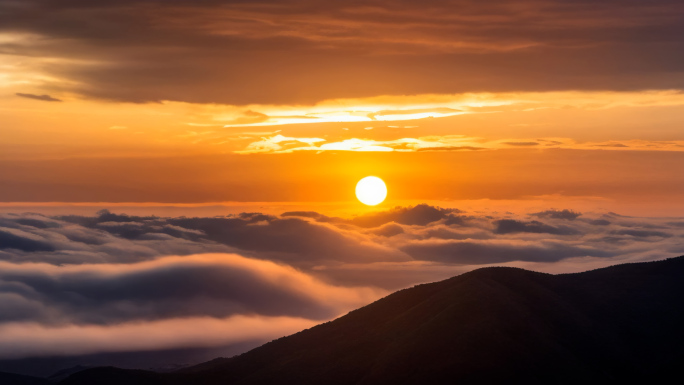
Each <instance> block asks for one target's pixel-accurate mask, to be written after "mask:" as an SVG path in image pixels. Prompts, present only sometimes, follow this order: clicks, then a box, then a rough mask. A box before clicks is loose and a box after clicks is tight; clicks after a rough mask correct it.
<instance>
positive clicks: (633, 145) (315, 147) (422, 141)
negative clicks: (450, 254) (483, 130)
mask: <svg viewBox="0 0 684 385" xmlns="http://www.w3.org/2000/svg"><path fill="white" fill-rule="evenodd" d="M538 140H540V141H542V142H544V145H545V147H544V148H545V149H572V150H596V147H601V146H602V145H601V143H596V142H582V143H577V142H576V141H575V140H573V139H568V138H565V139H562V141H560V140H546V139H538ZM539 144H541V142H518V141H513V142H512V141H510V139H499V140H484V139H482V138H476V137H465V136H462V135H443V136H425V137H419V138H399V139H392V140H373V139H359V138H348V139H342V140H339V141H331V142H329V141H328V140H326V139H323V138H297V137H285V136H282V135H280V134H278V135H275V136H272V137H264V138H261V139H260V140H257V141H254V142H251V143H249V144H247V146H246V147H245V148H244V149H242V150H237V151H235V153H237V154H256V153H271V154H285V153H293V152H298V151H315V152H317V153H320V152H325V151H365V152H367V151H371V152H426V151H438V152H439V151H481V150H501V149H507V148H511V146H512V147H518V148H522V147H524V148H527V147H532V146H536V145H539ZM603 149H604V150H611V151H625V150H629V151H677V152H681V151H684V141H651V140H632V141H630V146H607V147H604V148H603Z"/></svg>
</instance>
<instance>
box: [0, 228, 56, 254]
mask: <svg viewBox="0 0 684 385" xmlns="http://www.w3.org/2000/svg"><path fill="white" fill-rule="evenodd" d="M36 238H37V237H34V236H32V235H31V234H27V233H24V232H22V231H17V230H13V229H3V228H1V227H0V249H17V250H21V251H54V250H55V249H54V248H53V247H52V246H51V245H50V244H48V243H46V242H44V241H43V240H41V239H40V238H38V239H36Z"/></svg>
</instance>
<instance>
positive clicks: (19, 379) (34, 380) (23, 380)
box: [0, 372, 54, 385]
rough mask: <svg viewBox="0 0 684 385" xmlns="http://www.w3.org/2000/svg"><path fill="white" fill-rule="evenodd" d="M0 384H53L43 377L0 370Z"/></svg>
mask: <svg viewBox="0 0 684 385" xmlns="http://www.w3.org/2000/svg"><path fill="white" fill-rule="evenodd" d="M0 384H2V385H54V383H53V382H51V381H49V380H46V379H44V378H38V377H31V376H25V375H23V374H15V373H5V372H0Z"/></svg>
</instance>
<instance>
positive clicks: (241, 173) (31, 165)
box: [0, 0, 684, 359]
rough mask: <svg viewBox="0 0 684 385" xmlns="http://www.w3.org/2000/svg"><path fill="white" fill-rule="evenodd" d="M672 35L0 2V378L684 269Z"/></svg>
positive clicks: (603, 12)
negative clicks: (421, 295)
mask: <svg viewBox="0 0 684 385" xmlns="http://www.w3.org/2000/svg"><path fill="white" fill-rule="evenodd" d="M683 36H684V3H682V2H681V1H674V0H654V1H647V2H646V1H636V0H621V1H617V0H592V1H585V0H579V1H578V0H573V1H569V0H544V1H541V0H522V1H515V2H511V1H499V0H494V1H486V2H483V1H474V0H455V1H444V0H440V1H436V0H424V1H420V2H415V1H403V0H399V1H396V0H395V1H385V0H369V1H345V2H330V1H327V2H326V1H313V0H279V1H272V0H257V1H254V0H252V1H241V0H233V1H218V0H193V1H190V0H171V1H168V0H167V1H161V0H116V1H113V0H98V1H86V0H61V1H53V0H0V187H1V188H0V266H1V268H0V306H2V308H3V309H9V310H6V311H5V310H4V311H3V312H2V313H3V314H2V315H0V359H11V358H25V357H37V356H46V355H79V354H91V353H102V352H124V351H148V350H159V349H161V350H163V349H175V348H187V347H192V348H215V347H220V346H230V345H231V344H240V343H243V342H245V341H254V340H258V341H267V340H269V339H272V338H276V337H279V336H282V335H286V334H289V333H292V332H295V331H298V330H301V329H303V328H306V327H310V326H312V325H315V324H317V323H320V322H324V321H327V320H330V319H333V318H335V317H337V316H340V315H342V314H344V313H345V312H347V311H349V310H351V309H354V308H357V307H359V306H363V305H365V304H368V303H370V302H372V301H374V300H376V299H378V298H380V297H382V296H384V295H386V294H388V293H390V292H392V291H394V290H398V289H402V288H405V287H410V286H412V285H415V284H420V283H424V282H432V281H436V280H440V279H445V278H448V277H450V276H453V275H457V274H460V273H462V272H465V271H469V270H472V269H474V268H478V267H484V266H490V265H506V266H516V267H523V268H529V269H533V270H537V271H543V272H549V273H570V272H577V271H583V270H588V269H593V268H598V267H603V266H608V265H611V264H615V263H624V262H635V261H646V260H655V259H663V258H668V257H674V256H677V255H682V254H684V203H683V202H684V39H683V38H682V37H683ZM368 175H375V176H378V177H380V178H382V179H383V180H384V181H385V182H386V183H387V187H388V197H387V200H386V201H385V202H384V203H382V204H380V205H378V206H376V207H366V206H364V205H363V204H361V203H360V202H358V201H357V200H356V198H355V196H354V186H355V184H356V182H357V181H358V180H360V179H361V178H363V177H365V176H368ZM178 282H181V283H182V284H180V285H179V284H178ZM198 325H201V327H198ZM141 336H144V337H145V338H141ZM56 346H58V347H59V348H58V349H57V348H55V347H56Z"/></svg>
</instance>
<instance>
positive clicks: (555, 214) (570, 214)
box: [530, 209, 582, 221]
mask: <svg viewBox="0 0 684 385" xmlns="http://www.w3.org/2000/svg"><path fill="white" fill-rule="evenodd" d="M530 215H534V216H536V217H539V218H551V219H567V220H569V221H573V220H575V219H577V218H578V217H579V216H581V215H582V213H579V212H576V211H573V210H568V209H563V210H546V211H540V212H538V213H532V214H530Z"/></svg>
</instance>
